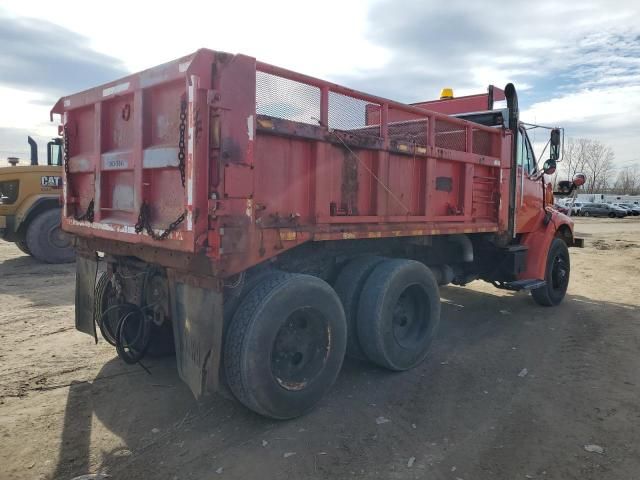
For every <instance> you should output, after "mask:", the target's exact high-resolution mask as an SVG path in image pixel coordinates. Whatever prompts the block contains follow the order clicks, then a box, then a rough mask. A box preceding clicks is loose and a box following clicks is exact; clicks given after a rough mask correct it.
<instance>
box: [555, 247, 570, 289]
mask: <svg viewBox="0 0 640 480" xmlns="http://www.w3.org/2000/svg"><path fill="white" fill-rule="evenodd" d="M569 271H570V270H569V264H568V263H567V261H566V260H565V258H564V257H563V256H562V255H557V256H556V257H555V258H554V259H553V267H552V269H551V286H552V288H553V289H554V290H564V289H566V288H567V286H568V285H569Z"/></svg>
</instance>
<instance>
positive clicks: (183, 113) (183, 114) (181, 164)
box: [178, 100, 187, 188]
mask: <svg viewBox="0 0 640 480" xmlns="http://www.w3.org/2000/svg"><path fill="white" fill-rule="evenodd" d="M186 123H187V101H186V100H181V101H180V140H179V141H178V168H179V169H180V179H181V180H182V187H183V188H184V185H185V171H184V170H185V161H184V160H185V155H184V150H185V143H184V132H185V130H186V128H187V126H186Z"/></svg>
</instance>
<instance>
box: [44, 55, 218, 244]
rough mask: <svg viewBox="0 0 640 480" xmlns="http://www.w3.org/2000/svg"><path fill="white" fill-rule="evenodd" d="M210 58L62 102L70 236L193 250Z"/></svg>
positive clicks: (201, 228) (201, 219) (203, 184)
mask: <svg viewBox="0 0 640 480" xmlns="http://www.w3.org/2000/svg"><path fill="white" fill-rule="evenodd" d="M213 56H214V52H211V51H208V50H200V51H198V52H196V53H194V54H192V55H189V56H187V57H183V58H180V59H178V60H175V61H173V62H169V63H166V64H163V65H160V66H157V67H154V68H152V69H149V70H145V71H143V72H140V73H136V74H133V75H130V76H128V77H125V78H122V79H120V80H117V81H115V82H111V83H108V84H105V85H102V86H100V87H96V88H93V89H91V90H87V91H84V92H81V93H77V94H74V95H70V96H67V97H63V98H61V99H60V100H59V101H58V103H57V104H56V105H55V106H54V108H53V110H52V113H57V114H60V115H61V116H62V123H63V131H64V147H65V174H64V180H65V182H64V183H65V185H64V214H63V215H64V218H63V228H64V230H66V231H68V232H71V233H74V234H76V235H79V236H85V237H97V238H104V239H109V240H117V241H123V242H128V243H138V244H140V243H141V244H149V245H156V246H162V247H163V248H168V249H171V250H178V251H183V252H194V251H195V250H196V248H197V246H196V243H197V241H196V240H197V239H198V238H199V237H202V236H206V235H204V234H205V232H206V229H207V218H206V214H205V215H198V211H199V208H198V206H204V208H206V202H207V181H208V170H207V168H208V166H207V164H206V161H205V159H206V155H204V154H200V153H203V152H200V150H201V149H206V142H205V141H199V140H200V134H201V132H202V125H201V123H202V122H201V121H200V119H199V112H200V110H201V109H202V110H203V111H205V110H206V102H207V98H206V92H207V90H206V86H208V84H209V82H210V75H211V64H212V59H213ZM200 85H205V88H200ZM198 162H200V163H202V165H198ZM195 171H198V176H197V177H196V176H195V175H194V172H195ZM160 242H161V243H160Z"/></svg>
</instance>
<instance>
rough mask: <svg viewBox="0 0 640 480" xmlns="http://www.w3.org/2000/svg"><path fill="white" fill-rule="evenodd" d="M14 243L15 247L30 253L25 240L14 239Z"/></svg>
mask: <svg viewBox="0 0 640 480" xmlns="http://www.w3.org/2000/svg"><path fill="white" fill-rule="evenodd" d="M15 244H16V247H18V248H19V249H20V251H21V252H22V253H26V254H27V255H31V250H29V247H27V242H26V240H16V241H15Z"/></svg>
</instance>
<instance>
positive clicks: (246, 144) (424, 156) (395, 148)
mask: <svg viewBox="0 0 640 480" xmlns="http://www.w3.org/2000/svg"><path fill="white" fill-rule="evenodd" d="M52 112H53V113H59V114H61V115H62V119H63V125H64V135H65V147H66V154H65V165H66V168H65V170H66V173H65V179H66V182H65V191H64V219H63V228H64V229H65V230H66V231H69V232H71V233H73V234H75V235H76V236H78V237H81V238H84V239H87V240H91V241H93V247H94V248H96V249H98V250H107V251H113V252H114V253H120V254H123V253H127V252H129V253H131V252H134V253H135V254H136V255H138V256H140V257H142V258H149V255H153V261H154V262H156V263H160V264H163V263H167V262H170V261H171V262H174V264H176V263H177V264H180V262H182V261H183V260H187V261H193V259H194V258H204V257H206V258H207V259H208V260H207V262H208V268H209V269H210V271H212V272H214V273H215V274H218V275H220V276H223V277H224V276H228V275H232V274H234V273H237V272H241V271H243V270H246V269H247V268H249V267H251V266H253V265H256V264H258V263H260V262H262V261H265V260H267V259H268V258H270V257H273V256H275V255H278V254H279V253H282V252H283V251H286V250H288V249H290V248H293V247H296V246H298V245H300V244H302V243H305V242H308V241H325V240H348V239H358V238H382V237H400V236H424V235H443V234H453V233H475V232H503V231H506V230H507V223H508V216H507V215H508V198H509V197H508V192H509V185H508V179H509V169H510V168H511V162H510V158H511V132H510V131H509V130H507V129H504V128H491V127H486V126H483V125H480V124H476V123H472V122H468V121H464V120H460V119H457V118H454V117H449V116H447V115H444V114H440V113H436V112H431V111H428V110H425V109H423V108H418V107H415V106H410V105H406V104H402V103H399V102H394V101H391V100H387V99H383V98H380V97H376V96H373V95H368V94H365V93H362V92H357V91H354V90H351V89H348V88H345V87H342V86H340V85H336V84H332V83H329V82H325V81H322V80H319V79H316V78H312V77H308V76H305V75H301V74H298V73H295V72H292V71H288V70H285V69H281V68H278V67H274V66H271V65H268V64H264V63H261V62H258V61H256V60H255V59H254V58H251V57H248V56H244V55H230V54H226V53H222V52H216V51H212V50H199V51H197V52H195V53H193V54H192V55H188V56H186V57H183V58H180V59H177V60H175V61H173V62H169V63H166V64H163V65H160V66H158V67H154V68H152V69H149V70H145V71H143V72H140V73H136V74H133V75H130V76H128V77H125V78H123V79H120V80H117V81H115V82H111V83H108V84H105V85H103V86H100V87H96V88H93V89H90V90H87V91H85V92H81V93H77V94H74V95H70V96H67V97H64V98H62V99H60V101H59V102H58V103H57V104H56V106H55V107H54V109H53V110H52ZM176 259H182V260H180V261H177V260H176ZM185 265H186V264H185ZM185 268H186V267H185Z"/></svg>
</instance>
